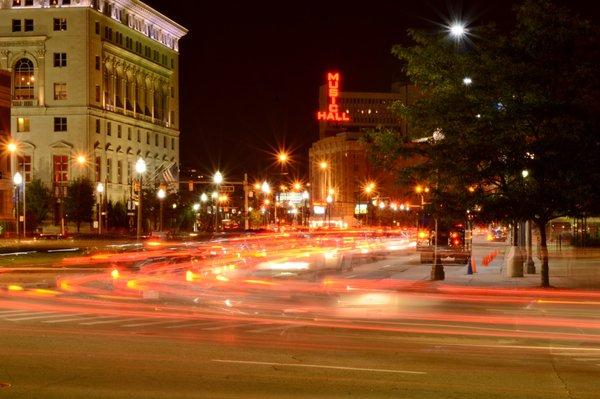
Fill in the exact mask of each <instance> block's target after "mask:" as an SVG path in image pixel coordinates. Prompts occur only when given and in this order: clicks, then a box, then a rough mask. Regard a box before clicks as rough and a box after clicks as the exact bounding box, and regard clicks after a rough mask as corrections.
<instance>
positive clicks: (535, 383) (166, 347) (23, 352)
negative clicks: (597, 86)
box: [0, 240, 600, 399]
mask: <svg viewBox="0 0 600 399" xmlns="http://www.w3.org/2000/svg"><path fill="white" fill-rule="evenodd" d="M320 244H322V243H320ZM371 244H372V245H371ZM371 244H369V245H371V246H370V247H368V248H369V249H370V250H372V249H373V248H380V247H381V246H382V245H384V246H385V244H386V243H385V242H383V243H382V242H378V243H375V244H373V243H372V242H371ZM220 245H222V247H220V248H219V249H215V247H214V246H211V247H210V251H209V252H210V256H209V257H207V258H206V259H205V260H204V261H200V263H194V264H190V265H188V266H190V267H191V266H194V265H195V266H198V264H202V262H205V261H206V262H210V265H211V266H210V267H211V269H209V270H211V272H210V273H204V272H201V271H202V270H205V269H194V270H195V271H194V273H192V275H193V276H192V277H194V278H191V279H189V281H188V280H187V274H186V273H183V274H182V273H181V266H180V265H179V264H175V265H172V264H162V263H160V264H158V265H154V267H152V268H149V270H147V271H146V272H143V273H142V272H136V273H129V274H127V273H128V272H127V271H126V270H122V271H121V274H120V275H119V276H112V277H111V274H110V273H109V270H100V271H99V270H95V269H93V268H91V269H90V270H89V271H88V272H87V273H84V274H81V275H79V274H74V275H72V274H69V275H68V276H64V273H63V271H57V273H56V276H54V277H53V276H52V273H51V272H50V271H48V270H44V271H43V272H41V273H39V274H37V273H26V274H25V275H18V274H14V275H11V276H8V275H2V276H0V279H1V281H0V283H1V282H2V281H4V282H8V281H12V282H13V284H14V283H15V282H17V281H19V282H23V284H22V285H21V286H15V285H13V286H10V287H12V288H7V290H5V291H3V292H2V293H0V348H1V349H0V397H2V398H4V397H6V398H61V399H62V398H288V397H289V398H344V397H355V398H387V397H389V398H436V399H438V398H511V399H512V398H597V397H598V392H600V313H599V312H598V308H599V306H600V293H598V292H590V291H578V290H569V291H561V290H550V291H541V290H533V289H527V290H511V289H506V288H494V287H486V288H477V287H459V286H446V285H443V284H442V285H440V284H430V283H428V282H426V281H403V280H394V279H391V278H390V277H391V276H394V275H398V274H399V273H400V274H401V273H411V271H412V270H413V268H416V267H420V265H419V262H418V259H417V256H416V254H415V253H414V252H412V251H411V250H409V249H406V250H401V251H398V252H395V253H394V254H393V256H392V255H390V256H388V257H387V258H385V259H375V258H374V259H373V261H372V262H370V263H362V264H357V265H356V266H355V267H353V268H350V269H348V270H343V271H340V272H338V273H328V274H325V275H319V276H318V278H315V277H316V276H310V278H306V276H305V275H304V274H298V275H297V276H296V277H294V278H290V279H284V280H281V279H279V278H278V279H269V278H266V277H264V275H263V274H260V276H262V277H258V275H256V273H255V272H256V271H260V272H261V273H263V272H264V268H265V267H268V268H270V269H268V270H270V271H273V270H280V269H281V267H283V266H285V267H286V268H287V269H285V270H286V273H287V272H289V268H290V267H293V268H304V267H305V266H306V265H305V263H303V262H299V260H303V259H309V258H307V257H309V254H308V253H309V251H315V252H314V253H316V254H317V255H314V253H313V255H310V256H313V257H314V256H317V257H319V256H322V255H323V254H324V256H325V258H324V259H325V263H322V262H323V260H320V261H319V262H321V263H319V264H321V265H324V264H326V263H327V260H328V259H329V260H331V258H332V257H336V256H339V252H335V253H334V251H332V249H331V248H330V247H318V248H317V249H315V247H316V246H315V244H314V242H311V243H305V242H303V241H302V240H298V241H296V242H292V241H291V240H289V241H288V240H283V241H277V242H273V243H268V244H266V245H267V246H266V247H261V248H258V247H256V246H253V245H250V244H244V248H245V249H244V251H246V252H245V253H244V252H238V253H235V252H232V251H231V249H232V248H233V247H227V246H226V244H223V243H221V244H220ZM269 245H270V246H269ZM357 245H359V246H358V248H362V249H361V251H364V252H367V251H366V250H365V248H366V247H364V246H363V243H362V242H361V243H358V244H357ZM236 250H239V251H241V250H240V249H239V248H238V249H236ZM319 251H321V252H319ZM361 253H362V252H361ZM271 254H272V255H271ZM294 254H295V255H294ZM319 254H321V255H319ZM111 259H112V255H111ZM222 259H223V260H226V261H227V262H225V263H223V262H220V260H222ZM240 259H243V260H244V262H240V263H236V265H238V266H239V268H240V270H237V269H236V268H235V267H230V266H231V264H230V263H231V262H232V260H238V261H239V260H240ZM318 259H322V257H321V258H318ZM93 260H94V259H93V258H91V260H90V262H92V261H93ZM102 261H104V260H102ZM292 261H294V262H292ZM311 262H313V263H312V264H316V263H315V261H314V260H312V261H311ZM317 263H318V262H317ZM242 267H246V268H247V269H245V270H244V272H243V273H242V272H241V268H242ZM217 269H218V270H217ZM224 270H227V273H225V271H224ZM203 273H204V274H203ZM57 277H59V278H58V280H57ZM11 279H12V280H11ZM150 293H154V294H156V296H154V294H153V295H150Z"/></svg>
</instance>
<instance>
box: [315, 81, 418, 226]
mask: <svg viewBox="0 0 600 399" xmlns="http://www.w3.org/2000/svg"><path fill="white" fill-rule="evenodd" d="M329 76H331V75H329ZM333 86H334V87H333V89H334V91H333V94H334V96H333V97H334V98H333V99H332V96H331V94H332V92H331V91H330V90H331V88H332V87H331V82H330V85H329V87H328V86H321V88H320V90H319V105H320V108H319V110H332V111H334V113H333V115H331V114H329V113H328V111H320V112H319V113H318V114H317V117H318V119H319V140H318V141H317V142H315V143H313V145H312V147H311V148H310V150H309V180H310V184H311V185H310V189H311V192H310V196H311V201H312V203H313V220H315V221H316V222H319V221H325V220H330V221H331V222H332V223H336V224H340V223H341V224H345V225H353V224H355V223H356V222H357V219H356V218H355V215H356V213H360V212H365V211H366V204H367V202H368V201H370V200H371V198H370V197H371V196H373V195H375V193H372V194H365V193H364V189H365V185H367V184H368V183H370V182H374V183H375V184H376V193H377V196H379V197H384V198H391V197H394V196H395V195H396V193H397V192H398V188H397V187H396V186H395V184H394V181H393V176H391V175H389V174H387V173H385V171H380V170H376V169H375V168H374V167H373V166H372V165H371V164H370V163H369V160H368V156H367V147H366V143H365V142H363V141H362V140H361V137H362V136H363V135H364V132H365V131H366V130H368V129H375V128H388V129H392V130H396V131H397V132H398V134H399V135H401V134H406V133H407V129H408V126H407V124H406V122H405V121H403V120H401V119H400V118H398V117H397V116H395V115H394V114H393V112H392V111H391V109H390V106H391V105H392V104H393V103H395V102H401V103H410V102H412V101H414V98H415V96H416V95H417V92H416V89H415V87H414V86H412V85H402V84H394V85H392V90H391V91H390V92H388V93H377V92H346V91H342V90H341V88H340V87H339V77H338V80H337V82H335V81H334V85H333ZM332 104H333V108H331V107H332ZM336 111H337V112H338V114H337V115H336V114H335V112H336Z"/></svg>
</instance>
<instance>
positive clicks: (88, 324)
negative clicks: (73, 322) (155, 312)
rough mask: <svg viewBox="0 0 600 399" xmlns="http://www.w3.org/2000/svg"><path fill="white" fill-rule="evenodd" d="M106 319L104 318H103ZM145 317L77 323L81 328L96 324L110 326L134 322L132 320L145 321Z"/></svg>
mask: <svg viewBox="0 0 600 399" xmlns="http://www.w3.org/2000/svg"><path fill="white" fill-rule="evenodd" d="M104 318H106V317H104ZM145 319H146V318H145V317H132V318H130V319H123V318H120V317H119V318H115V319H114V320H102V321H89V322H85V323H79V324H81V325H82V326H95V325H96V324H110V323H119V322H122V321H134V320H145Z"/></svg>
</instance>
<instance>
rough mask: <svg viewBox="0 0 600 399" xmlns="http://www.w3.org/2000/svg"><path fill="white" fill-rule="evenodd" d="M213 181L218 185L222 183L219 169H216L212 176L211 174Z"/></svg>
mask: <svg viewBox="0 0 600 399" xmlns="http://www.w3.org/2000/svg"><path fill="white" fill-rule="evenodd" d="M213 183H215V184H216V185H219V184H221V183H223V174H222V173H221V172H219V171H217V172H216V173H215V174H214V176H213Z"/></svg>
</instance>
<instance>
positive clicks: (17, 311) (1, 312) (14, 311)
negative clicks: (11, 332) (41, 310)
mask: <svg viewBox="0 0 600 399" xmlns="http://www.w3.org/2000/svg"><path fill="white" fill-rule="evenodd" d="M10 313H23V309H19V310H1V311H0V317H2V316H1V315H6V314H10Z"/></svg>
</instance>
